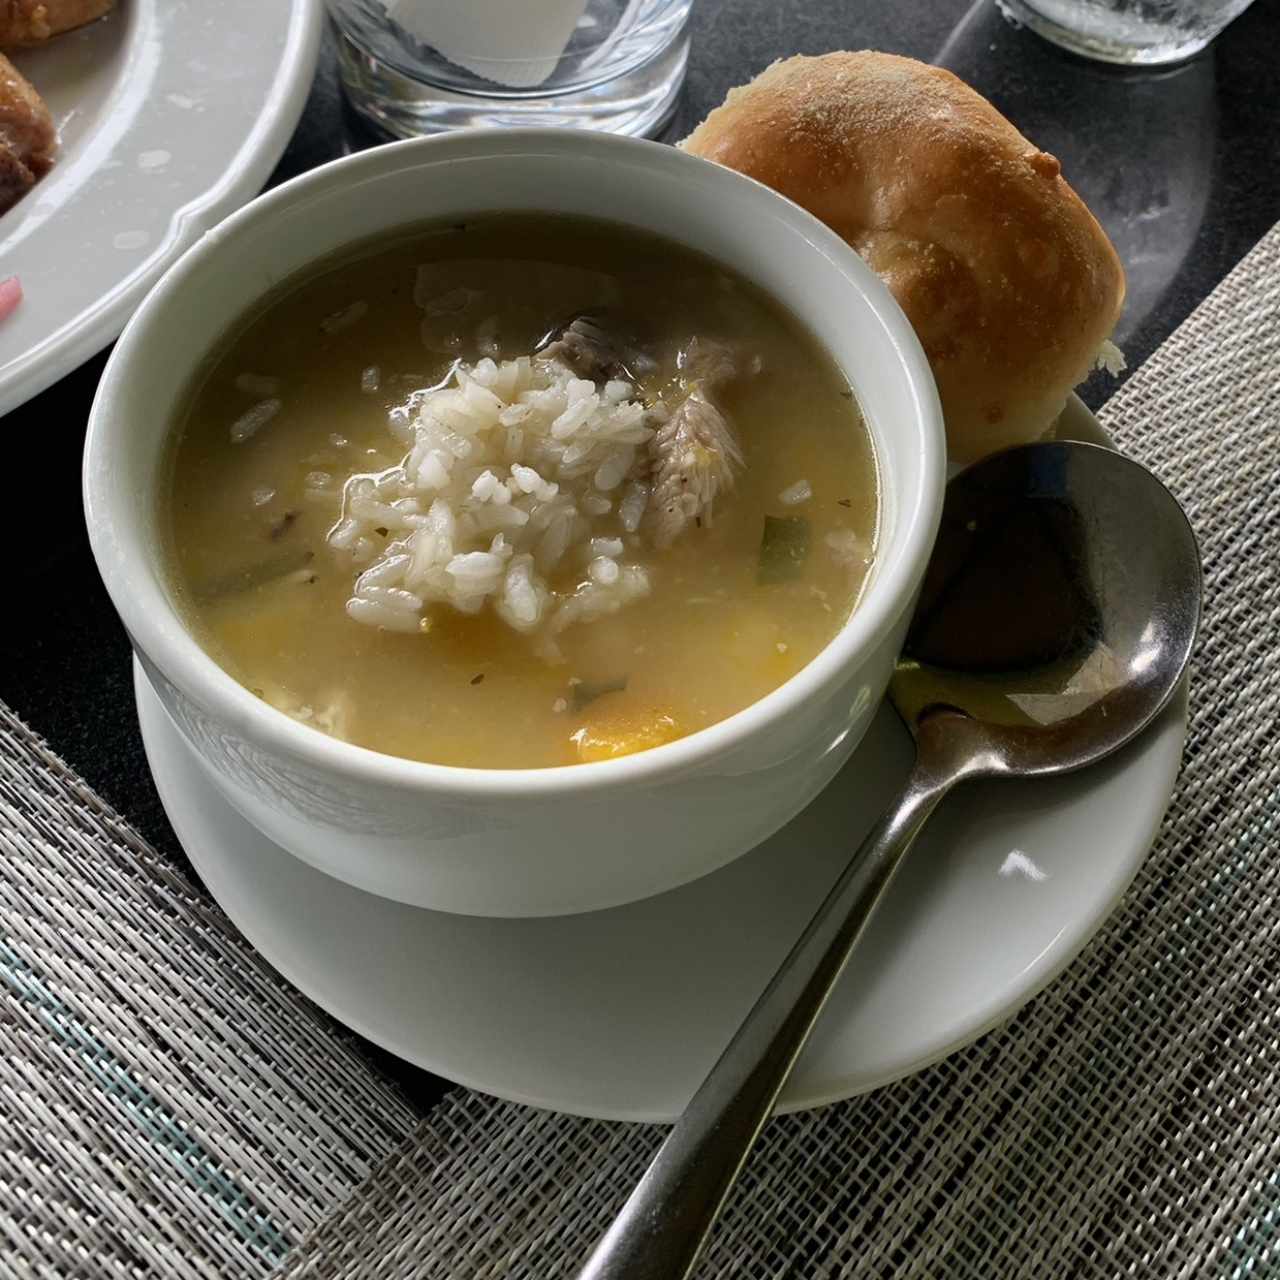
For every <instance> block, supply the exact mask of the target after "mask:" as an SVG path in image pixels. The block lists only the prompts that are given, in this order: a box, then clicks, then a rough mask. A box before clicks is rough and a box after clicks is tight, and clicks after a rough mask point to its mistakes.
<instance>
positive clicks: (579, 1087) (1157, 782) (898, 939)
mask: <svg viewBox="0 0 1280 1280" xmlns="http://www.w3.org/2000/svg"><path fill="white" fill-rule="evenodd" d="M135 683H136V692H137V698H138V714H139V719H140V721H141V725H142V734H143V739H144V741H145V743H146V748H147V755H148V758H149V760H150V762H151V767H152V770H153V772H154V774H155V780H156V785H157V787H158V788H159V791H160V796H161V799H162V800H163V801H164V805H165V809H166V811H167V812H168V814H169V818H170V820H171V821H172V823H173V826H174V829H175V830H176V832H177V834H178V838H179V839H180V840H181V841H182V844H183V847H184V848H185V849H186V851H187V853H188V855H189V856H190V858H191V861H192V862H193V863H194V864H195V867H196V870H197V871H198V872H199V873H200V875H201V876H202V877H203V879H204V882H205V884H206V885H207V886H208V888H209V890H210V892H211V893H212V894H213V896H214V897H215V898H216V899H217V900H218V902H219V903H221V905H222V907H223V909H224V910H225V911H226V912H227V914H228V915H229V916H230V917H231V919H232V921H234V923H235V924H236V926H237V927H238V928H239V929H241V930H242V931H243V932H244V934H245V936H246V937H247V938H248V939H249V941H250V942H252V943H253V945H254V946H255V947H257V948H258V949H259V950H260V951H261V952H262V954H263V955H264V956H265V957H266V958H267V959H268V960H269V961H270V962H271V963H272V964H273V965H275V967H276V968H277V969H279V970H280V972H281V973H283V974H284V975H285V976H286V977H287V978H289V979H290V980H291V981H292V982H294V983H296V984H297V986H298V987H300V988H301V989H302V991H303V992H305V993H306V995H308V996H309V997H310V998H311V999H312V1000H314V1001H315V1002H316V1003H317V1004H319V1005H320V1006H321V1007H322V1008H325V1009H327V1010H328V1011H329V1012H330V1013H332V1014H333V1015H334V1016H335V1017H336V1018H338V1019H340V1020H341V1021H342V1022H345V1023H346V1024H347V1025H348V1026H350V1027H352V1028H354V1029H355V1030H356V1031H358V1032H359V1033H360V1034H361V1035H364V1036H366V1037H367V1038H368V1039H370V1040H373V1041H375V1042H377V1043H378V1044H380V1045H383V1046H385V1047H386V1048H387V1049H389V1050H391V1051H392V1052H393V1053H396V1054H398V1055H400V1056H401V1057H403V1058H406V1059H408V1060H409V1061H410V1062H413V1063H416V1064H417V1065H419V1066H421V1067H425V1068H426V1069H427V1070H429V1071H432V1072H435V1073H436V1074H438V1075H441V1076H445V1077H447V1078H449V1079H452V1080H456V1081H459V1082H460V1083H462V1084H466V1085H469V1086H470V1087H472V1088H475V1089H479V1090H482V1091H483V1092H486V1093H491V1094H497V1095H499V1096H501V1097H505V1098H511V1099H514V1100H516V1101H519V1102H525V1103H531V1104H533V1105H536V1106H541V1107H547V1108H551V1109H553V1110H557V1111H569V1112H574V1113H578V1114H581V1115H588V1116H598V1117H605V1118H610V1119H628V1120H669V1119H671V1118H672V1117H673V1116H675V1115H676V1114H677V1113H678V1112H679V1111H680V1110H681V1108H682V1107H683V1106H684V1104H685V1103H686V1101H687V1100H688V1098H689V1096H690V1094H691V1093H692V1091H693V1089H694V1088H695V1086H696V1085H697V1083H698V1082H699V1080H700V1079H701V1077H702V1075H703V1074H704V1072H705V1071H706V1069H707V1068H708V1067H709V1066H710V1065H711V1063H712V1062H713V1061H714V1060H715V1058H716V1056H717V1055H718V1053H719V1051H720V1049H721V1048H722V1047H723V1045H724V1044H725V1042H726V1041H727V1040H728V1038H729V1036H730V1034H731V1032H732V1031H733V1030H734V1028H735V1027H736V1025H737V1023H738V1022H739V1020H740V1019H741V1017H742V1015H743V1014H744V1013H745V1012H746V1010H747V1009H748V1008H749V1007H750V1005H751V1003H752V1001H753V1000H754V998H755V996H756V995H757V994H758V992H759V991H760V990H761V989H762V988H763V986H764V984H765V982H766V980H767V979H768V977H769V975H770V974H771V973H772V971H773V969H774V968H775V967H776V965H777V964H778V962H779V961H780V960H781V959H782V957H783V956H784V955H785V953H786V951H787V949H788V947H789V946H790V944H791V942H792V941H793V940H794V938H795V937H796V936H797V935H798V934H799V932H800V930H801V928H802V926H803V925H804V923H805V921H806V920H807V919H808V917H809V915H810V914H811V912H812V911H813V909H814V908H815V907H816V906H817V904H818V903H819V901H820V900H821V899H822V896H823V894H824V892H825V890H826V888H827V887H828V885H829V884H830V882H831V881H832V880H833V879H834V878H835V876H836V874H837V872H838V870H839V868H840V866H841V864H842V863H843V862H844V861H845V859H846V857H847V855H848V853H849V851H850V850H852V848H853V847H854V845H855V844H856V843H857V841H858V840H859V839H860V838H861V836H862V834H863V832H864V830H865V829H866V828H867V827H868V826H869V825H870V822H871V819H872V817H873V816H874V815H875V813H876V812H877V811H878V810H879V808H880V807H881V806H882V805H883V804H884V803H885V802H886V801H887V800H888V799H889V797H890V795H891V793H892V792H893V790H894V788H895V786H896V784H897V783H898V782H899V780H900V779H901V778H902V777H903V775H904V774H905V772H906V769H907V764H908V758H909V754H910V745H909V739H908V737H907V733H906V730H905V729H904V728H903V727H902V725H901V723H900V722H899V721H898V720H897V719H896V717H895V716H894V714H893V713H892V712H891V711H889V710H887V709H885V710H882V711H881V714H880V716H879V717H878V718H877V720H876V722H875V724H874V725H873V727H872V729H871V732H870V733H869V734H868V735H867V738H866V740H865V741H864V743H863V745H862V746H861V747H860V748H859V749H858V751H857V752H856V753H855V755H854V757H853V759H852V760H851V761H850V762H849V764H848V765H847V766H846V767H845V769H844V770H843V772H842V773H841V774H839V775H838V776H837V778H836V780H835V782H833V783H832V785H831V786H830V787H829V788H828V789H827V790H826V791H825V792H824V793H823V794H822V795H821V796H819V798H818V799H817V800H816V801H814V803H813V804H812V805H810V807H809V808H808V809H807V810H806V811H805V812H804V813H802V814H801V815H800V817H798V818H797V819H796V820H795V821H794V822H792V823H791V824H790V825H789V826H788V827H786V828H784V829H783V830H782V831H781V832H780V833H779V834H778V835H776V836H774V837H773V839H771V840H769V841H768V842H767V843H765V844H764V845H761V846H760V847H759V848H758V849H756V850H754V851H753V852H751V853H749V854H747V855H746V856H745V857H743V858H741V859H739V860H738V861H737V862H734V863H732V864H730V865H729V866H727V867H725V868H724V869H722V870H721V871H718V872H716V873H715V874H713V875H710V876H707V877H706V878H704V879H702V880H699V881H696V882H695V883H693V884H691V885H686V886H685V887H683V888H681V889H677V890H674V891H672V892H671V893H667V894H664V895H662V896H660V897H657V898H650V899H649V900H647V901H644V902H637V903H633V904H631V905H629V906H625V907H617V908H614V909H613V910H610V911H601V912H596V913H592V914H587V915H576V916H565V917H558V918H544V919H528V920H489V919H479V918H475V917H468V916H453V915H444V914H440V913H437V912H431V911H424V910H420V909H418V908H414V907H408V906H403V905H401V904H400V903H396V902H390V901H388V900H386V899H383V898H378V897H374V896H372V895H369V894H366V893H363V892H361V891H360V890H357V889H353V888H351V887H349V886H348V885H346V884H343V883H340V882H339V881H337V880H333V879H330V878H329V877H327V876H325V875H324V874H323V873H321V872H319V871H316V870H313V869H312V868H311V867H309V866H307V865H306V864H305V863H303V862H301V861H299V860H298V859H296V858H294V857H292V856H290V855H289V854H287V853H285V852H284V851H283V850H281V849H280V848H278V847H277V846H275V845H273V844H272V843H271V842H270V841H268V840H267V839H266V838H265V837H263V836H262V835H260V834H259V833H258V832H257V831H256V830H255V829H254V828H252V827H250V826H249V825H248V824H247V823H246V822H245V821H244V820H243V819H242V818H241V817H239V815H238V814H236V813H235V812H234V811H233V810H232V809H231V808H230V807H229V806H228V805H227V804H226V802H225V801H223V800H222V799H221V798H220V797H219V796H218V795H217V793H216V792H215V791H214V789H213V787H212V786H211V785H210V784H209V782H208V780H207V778H206V776H205V774H204V772H203V770H204V766H203V765H202V764H201V763H200V762H199V761H198V760H197V758H196V757H195V756H194V755H193V754H192V753H191V752H190V751H189V749H188V748H187V747H186V745H185V742H184V740H183V739H182V738H181V737H180V736H179V734H178V732H177V730H176V729H175V728H174V727H173V725H172V723H171V722H170V721H169V719H168V717H167V715H166V713H165V712H164V710H163V709H162V707H161V706H160V703H159V701H158V699H157V698H156V696H155V694H154V693H153V692H152V690H151V688H150V686H149V685H148V684H147V682H146V677H145V676H144V675H143V674H142V672H141V669H140V668H137V667H136V665H135ZM1185 728H1186V702H1185V698H1179V700H1178V702H1177V704H1176V705H1175V706H1173V707H1171V708H1170V709H1169V711H1168V712H1167V713H1166V714H1165V716H1164V717H1163V719H1162V720H1161V722H1160V723H1159V724H1158V725H1156V726H1155V727H1154V728H1153V729H1152V731H1150V732H1149V733H1147V734H1146V735H1144V736H1143V738H1142V739H1141V740H1140V741H1139V742H1138V743H1136V744H1135V745H1134V746H1132V747H1130V748H1129V749H1128V750H1126V751H1125V752H1123V753H1122V754H1120V755H1118V756H1116V757H1115V758H1114V759H1112V760H1110V761H1107V762H1106V763H1104V764H1102V765H1098V766H1096V767H1094V768H1093V769H1091V770H1087V771H1085V772H1083V773H1080V774H1076V775H1073V776H1070V777H1066V778H1059V779H1052V780H1046V781H1037V782H1004V783H987V784H977V785H972V786H971V787H970V789H968V790H967V791H965V790H963V789H962V790H961V791H960V792H959V793H957V794H956V795H954V796H952V797H950V798H949V799H948V800H947V801H945V802H944V803H943V806H942V808H941V809H940V810H939V812H938V815H937V817H936V819H935V820H934V822H933V824H932V825H931V826H930V828H929V829H928V830H927V831H926V833H925V835H924V837H923V838H922V840H921V842H920V845H919V847H918V848H917V849H916V850H915V851H914V852H913V855H912V857H911V858H910V859H909V861H908V863H907V865H906V867H905V868H904V870H903V871H902V873H901V874H900V876H899V879H898V881H897V882H896V884H895V885H894V887H893V890H892V892H891V895H890V898H889V900H888V901H887V902H886V903H885V905H884V907H883V908H882V909H881V911H880V913H879V914H878V916H877V917H876V919H875V921H874V923H873V926H872V930H871V934H870V936H869V937H868V938H867V939H866V941H865V942H864V943H863V945H862V946H861V947H860V948H859V950H858V953H857V955H856V957H855V959H854V961H853V963H852V965H851V966H850V972H848V973H847V974H846V975H845V977H844V979H843V980H842V982H841V984H840V986H839V988H838V989H837V991H836V993H835V994H834V996H833V997H832V1000H831V1003H830V1005H829V1006H828V1009H827V1011H826V1012H825V1013H824V1015H823V1019H822V1022H821V1024H820V1025H819V1027H818V1028H817V1030H816V1032H815V1035H814V1039H813V1041H812V1043H811V1044H810V1046H809V1048H808V1049H807V1050H806V1052H805V1054H804V1056H803V1058H802V1059H801V1061H800V1063H799V1065H798V1067H797V1069H796V1072H795V1074H794V1075H793V1077H792V1079H791V1081H790V1083H789V1084H788V1086H787V1089H786V1092H785V1094H784V1103H783V1105H784V1108H785V1109H796V1108H801V1107H811V1106H816V1105H819V1104H822V1103H826V1102H831V1101H835V1100H837V1099H840V1098H846V1097H849V1096H851V1095H853V1094H856V1093H859V1092H862V1091H863V1090H866V1089H870V1088H872V1087H874V1086H876V1085H879V1084H884V1083H887V1082H888V1081H890V1080H893V1079H895V1078H897V1077H899V1076H903V1075H906V1074H908V1073H909V1072H911V1071H914V1070H917V1069H918V1068H920V1067H922V1066H925V1065H926V1064H928V1063H929V1062H932V1061H935V1060H936V1059H938V1058H941V1057H943V1056H944V1055H945V1054H947V1053H950V1052H952V1051H953V1050H955V1049H957V1048H959V1047H961V1046H962V1045H964V1044H965V1043H967V1042H968V1041H970V1040H972V1039H974V1038H975V1037H976V1036H977V1035H979V1034H980V1033H981V1032H983V1031H984V1030H986V1029H988V1028H989V1027H991V1026H993V1025H994V1024H995V1023H997V1022H1000V1021H1001V1020H1003V1019H1004V1018H1006V1017H1008V1016H1009V1015H1010V1014H1012V1013H1013V1012H1014V1011H1015V1010H1016V1009H1017V1008H1018V1007H1019V1006H1021V1005H1022V1004H1023V1003H1024V1002H1025V1001H1026V1000H1028V999H1029V998H1030V997H1031V996H1032V995H1033V994H1034V993H1035V992H1036V991H1038V990H1039V989H1040V988H1041V987H1042V986H1044V984H1045V983H1047V982H1048V981H1049V980H1050V979H1051V978H1052V977H1054V975H1055V974H1057V973H1058V972H1059V970H1061V969H1062V968H1063V966H1064V965H1066V964H1067V962H1068V961H1069V960H1071V959H1072V957H1073V956H1075V955H1076V953H1077V952H1078V951H1079V950H1080V949H1081V947H1083V946H1084V944H1085V942H1086V941H1088V939H1089V937H1090V935H1091V934H1092V933H1093V932H1094V931H1095V930H1096V929H1097V927H1098V926H1099V924H1100V923H1101V922H1102V920H1103V919H1104V918H1105V917H1106V915H1107V914H1108V912H1109V911H1110V910H1111V908H1112V906H1113V905H1114V904H1115V901H1116V899H1117V898H1118V897H1119V895H1120V894H1121V892H1122V891H1123V890H1124V888H1125V886H1126V885H1128V883H1129V881H1130V879H1131V878H1132V877H1133V875H1134V873H1135V871H1136V870H1137V869H1138V866H1139V865H1140V863H1141V861H1142V858H1143V856H1144V855H1145V853H1146V851H1147V849H1148V848H1149V846H1150V844H1151V842H1152V840H1153V839H1154V836H1155V833H1156V829H1157V827H1158V825H1159V822H1160V818H1161V815H1162V814H1163V813H1164V810H1165V806H1166V804H1167V802H1168V799H1169V795H1170V792H1171V789H1172V786H1173V779H1174V774H1175V772H1176V770H1177V766H1178V759H1179V755H1180V752H1181V747H1182V741H1183V737H1184V734H1185Z"/></svg>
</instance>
